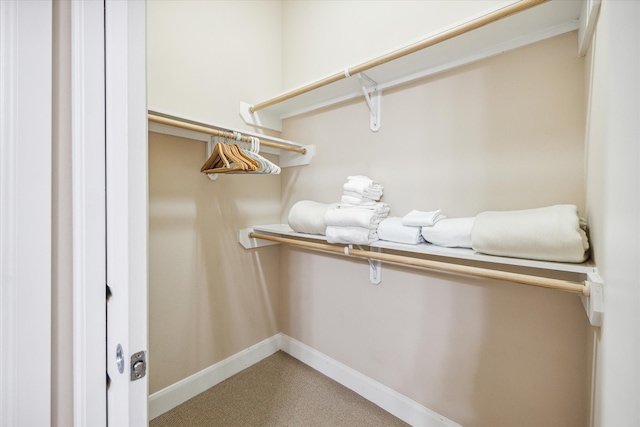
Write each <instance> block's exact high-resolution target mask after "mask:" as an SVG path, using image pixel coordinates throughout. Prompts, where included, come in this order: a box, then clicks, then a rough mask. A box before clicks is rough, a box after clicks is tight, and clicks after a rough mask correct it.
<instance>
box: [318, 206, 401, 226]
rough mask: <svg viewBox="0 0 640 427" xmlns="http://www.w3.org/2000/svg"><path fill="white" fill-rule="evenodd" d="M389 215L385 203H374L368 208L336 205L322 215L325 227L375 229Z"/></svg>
mask: <svg viewBox="0 0 640 427" xmlns="http://www.w3.org/2000/svg"><path fill="white" fill-rule="evenodd" d="M388 214H389V206H388V205H387V204H386V203H380V202H378V203H376V204H373V205H370V206H360V205H349V204H342V203H340V204H338V205H336V206H335V207H334V208H333V209H329V210H328V211H326V212H325V214H324V223H325V224H326V225H335V226H341V227H364V228H370V229H375V228H377V227H378V224H379V223H380V221H382V220H383V219H385V218H386V217H387V215H388Z"/></svg>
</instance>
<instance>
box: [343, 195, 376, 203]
mask: <svg viewBox="0 0 640 427" xmlns="http://www.w3.org/2000/svg"><path fill="white" fill-rule="evenodd" d="M340 202H342V203H346V204H350V205H372V204H375V203H377V202H376V200H375V199H370V198H368V197H359V196H350V195H348V194H343V195H342V197H341V199H340Z"/></svg>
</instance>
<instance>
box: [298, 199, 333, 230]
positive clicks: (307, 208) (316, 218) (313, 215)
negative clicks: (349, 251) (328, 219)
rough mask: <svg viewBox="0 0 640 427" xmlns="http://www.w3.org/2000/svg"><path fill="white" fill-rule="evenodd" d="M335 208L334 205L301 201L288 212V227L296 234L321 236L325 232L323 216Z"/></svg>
mask: <svg viewBox="0 0 640 427" xmlns="http://www.w3.org/2000/svg"><path fill="white" fill-rule="evenodd" d="M335 206H336V204H335V203H330V204H327V203H319V202H314V201H312V200H301V201H299V202H297V203H296V204H295V205H293V206H292V207H291V210H290V211H289V217H288V221H289V227H291V228H292V229H293V231H295V232H297V233H307V234H321V235H324V234H325V232H326V228H327V226H326V224H325V222H324V214H325V213H326V212H327V211H328V210H329V209H333V208H334V207H335Z"/></svg>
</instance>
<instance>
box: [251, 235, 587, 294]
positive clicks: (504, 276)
mask: <svg viewBox="0 0 640 427" xmlns="http://www.w3.org/2000/svg"><path fill="white" fill-rule="evenodd" d="M249 237H250V238H254V239H262V240H270V241H272V242H278V243H286V244H288V245H293V246H301V247H304V248H311V249H317V250H322V251H328V252H334V253H337V254H341V255H345V254H348V255H353V256H357V257H360V258H370V259H377V260H380V261H387V262H393V263H396V264H404V265H411V266H414V267H422V268H428V269H431V270H439V271H446V272H449V273H459V274H466V275H470V276H478V277H484V278H488V279H497V280H506V281H508V282H515V283H520V284H524V285H530V286H538V287H542V288H549V289H556V290H559V291H565V292H570V293H573V294H581V295H584V296H586V297H588V296H589V294H590V287H589V282H587V281H584V282H581V283H577V282H569V281H566V280H559V279H550V278H547V277H539V276H531V275H528V274H519V273H510V272H507V271H498V270H490V269H487V268H480V267H471V266H467V265H459V264H449V263H446V262H440V261H430V260H426V259H420V258H411V257H408V256H402V255H393V254H386V253H381V252H373V251H365V250H362V249H348V251H346V250H345V248H344V247H342V246H333V245H330V244H326V243H316V242H307V241H304V240H295V239H289V238H286V237H279V236H270V235H268V234H259V233H249Z"/></svg>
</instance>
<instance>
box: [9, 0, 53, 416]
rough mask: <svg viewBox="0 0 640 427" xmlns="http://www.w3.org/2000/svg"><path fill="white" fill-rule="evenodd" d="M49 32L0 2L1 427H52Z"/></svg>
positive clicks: (47, 4) (42, 6)
mask: <svg viewBox="0 0 640 427" xmlns="http://www.w3.org/2000/svg"><path fill="white" fill-rule="evenodd" d="M52 28H53V21H52V2H51V1H50V0H49V1H17V0H15V1H0V141H1V142H0V171H2V173H1V174H0V314H1V316H0V425H47V424H49V423H50V422H51V358H50V357H49V355H50V354H51V277H52V273H51V230H52V223H51V200H52V187H51V183H52V178H51V159H52V146H51V141H52V134H51V131H52V114H51V113H52V81H51V72H52V71H51V70H52V43H51V41H52ZM34 384H37V385H38V387H34V386H33V385H34Z"/></svg>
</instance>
